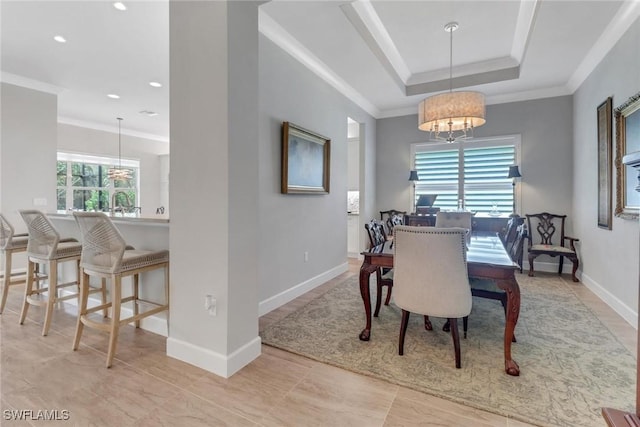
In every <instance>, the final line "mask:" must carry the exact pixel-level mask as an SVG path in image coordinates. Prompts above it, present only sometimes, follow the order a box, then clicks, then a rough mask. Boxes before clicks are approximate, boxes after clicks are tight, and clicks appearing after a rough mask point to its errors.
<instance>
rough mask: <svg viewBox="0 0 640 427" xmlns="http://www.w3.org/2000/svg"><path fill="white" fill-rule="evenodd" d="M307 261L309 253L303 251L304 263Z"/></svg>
mask: <svg viewBox="0 0 640 427" xmlns="http://www.w3.org/2000/svg"><path fill="white" fill-rule="evenodd" d="M307 261H309V252H307V251H304V262H307Z"/></svg>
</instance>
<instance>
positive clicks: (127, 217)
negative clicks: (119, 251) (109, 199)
mask: <svg viewBox="0 0 640 427" xmlns="http://www.w3.org/2000/svg"><path fill="white" fill-rule="evenodd" d="M105 214H106V215H107V216H108V217H109V218H111V221H113V222H114V223H116V224H118V223H125V224H131V223H146V224H165V225H168V224H169V216H168V215H142V214H120V213H116V214H112V213H107V212H105ZM47 216H48V217H49V218H61V219H71V220H73V219H74V218H73V213H71V212H56V213H48V214H47Z"/></svg>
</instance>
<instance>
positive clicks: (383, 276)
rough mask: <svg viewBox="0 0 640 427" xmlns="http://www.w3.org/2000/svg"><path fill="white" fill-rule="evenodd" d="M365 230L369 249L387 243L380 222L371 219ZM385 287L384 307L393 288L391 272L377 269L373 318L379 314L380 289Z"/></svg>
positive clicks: (390, 270) (389, 298)
mask: <svg viewBox="0 0 640 427" xmlns="http://www.w3.org/2000/svg"><path fill="white" fill-rule="evenodd" d="M364 228H365V230H367V234H368V235H369V247H370V248H373V247H376V246H378V245H381V244H383V243H384V242H386V241H387V234H386V233H385V231H384V225H383V224H382V222H379V221H376V220H375V219H372V220H371V221H369V223H367V224H365V225H364ZM383 286H386V287H387V299H386V300H385V301H384V305H389V301H390V300H391V290H392V288H393V270H392V269H384V271H383V269H381V268H378V269H377V270H376V287H377V292H376V309H375V311H374V312H373V315H374V317H378V313H379V312H380V305H381V302H382V287H383Z"/></svg>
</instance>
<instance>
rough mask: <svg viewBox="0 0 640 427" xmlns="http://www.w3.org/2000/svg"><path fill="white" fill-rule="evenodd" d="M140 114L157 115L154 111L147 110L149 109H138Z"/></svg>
mask: <svg viewBox="0 0 640 427" xmlns="http://www.w3.org/2000/svg"><path fill="white" fill-rule="evenodd" d="M140 114H144V115H145V116H149V117H153V116H157V115H158V113H156V112H155V111H149V110H142V111H140Z"/></svg>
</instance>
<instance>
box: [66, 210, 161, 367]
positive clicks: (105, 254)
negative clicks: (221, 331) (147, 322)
mask: <svg viewBox="0 0 640 427" xmlns="http://www.w3.org/2000/svg"><path fill="white" fill-rule="evenodd" d="M73 216H74V217H75V219H76V222H77V223H78V226H79V227H80V233H81V236H82V258H81V260H80V269H81V277H82V280H81V286H80V303H79V310H78V322H77V324H76V333H75V337H74V341H73V349H74V350H77V349H78V346H79V345H80V338H81V336H82V331H83V329H84V326H85V325H86V326H88V327H91V328H95V329H99V330H102V331H106V332H109V348H108V352H107V362H106V366H107V368H109V367H111V364H112V363H113V357H114V355H115V352H116V345H117V340H118V332H119V330H120V327H121V326H123V325H126V324H128V323H132V322H133V323H134V324H135V326H136V327H140V319H143V318H145V317H148V316H151V315H153V314H156V313H160V312H161V311H165V310H168V309H169V251H168V250H159V251H145V250H135V249H133V248H132V247H131V246H128V245H127V244H126V243H125V240H124V238H123V237H122V235H121V234H120V232H119V231H118V229H117V228H116V227H115V225H114V224H113V223H112V222H111V220H110V219H109V217H107V216H106V215H105V214H103V213H101V212H74V213H73ZM156 269H162V270H163V271H164V293H165V295H164V298H165V302H164V303H157V302H152V301H148V300H143V299H141V298H140V292H139V291H140V289H139V287H140V274H141V273H144V272H147V271H151V270H156ZM90 276H96V277H99V278H101V279H110V282H111V298H110V299H111V302H109V303H104V302H103V304H102V305H99V306H96V307H92V308H87V300H88V294H89V292H88V291H89V277H90ZM129 276H132V277H133V294H132V295H131V296H126V297H123V295H122V278H123V277H129ZM145 286H146V284H145ZM127 302H132V303H133V316H130V317H127V318H124V319H122V318H121V317H120V314H121V309H122V304H123V303H127ZM139 304H145V305H147V306H152V307H153V308H149V309H147V310H145V311H143V312H140V310H139ZM106 308H111V320H110V322H109V323H103V322H99V321H96V320H94V319H92V318H91V316H90V315H91V314H92V313H94V312H96V311H98V310H102V309H106ZM167 320H168V319H167Z"/></svg>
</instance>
